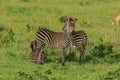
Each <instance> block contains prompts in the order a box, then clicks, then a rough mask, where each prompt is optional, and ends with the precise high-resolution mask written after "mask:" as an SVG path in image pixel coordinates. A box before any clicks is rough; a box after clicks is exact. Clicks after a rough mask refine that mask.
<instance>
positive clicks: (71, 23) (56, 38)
mask: <svg viewBox="0 0 120 80" xmlns="http://www.w3.org/2000/svg"><path fill="white" fill-rule="evenodd" d="M75 22H76V19H73V18H70V17H69V18H67V19H66V23H65V25H64V27H63V32H53V31H51V30H49V29H46V28H42V29H40V30H38V31H37V33H36V38H35V40H36V53H37V54H38V57H37V58H36V60H35V61H36V62H37V63H42V62H40V60H39V58H40V57H39V55H40V54H41V52H42V50H43V48H44V46H45V45H47V46H48V47H50V48H58V49H59V50H60V51H61V53H62V65H65V56H66V50H67V48H68V46H69V45H70V42H71V41H70V39H71V38H70V37H71V33H72V32H73V31H74V29H75ZM37 60H39V61H37Z"/></svg>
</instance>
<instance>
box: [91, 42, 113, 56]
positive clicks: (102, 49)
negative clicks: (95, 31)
mask: <svg viewBox="0 0 120 80" xmlns="http://www.w3.org/2000/svg"><path fill="white" fill-rule="evenodd" d="M91 53H92V55H93V56H95V57H101V58H104V57H105V56H106V55H108V54H111V53H113V44H111V43H110V42H108V43H104V42H103V41H100V43H99V44H98V45H96V46H94V47H93V49H92V52H91Z"/></svg>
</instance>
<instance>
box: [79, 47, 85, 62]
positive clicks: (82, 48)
mask: <svg viewBox="0 0 120 80" xmlns="http://www.w3.org/2000/svg"><path fill="white" fill-rule="evenodd" d="M84 54H85V46H84V45H82V47H81V48H80V59H79V60H80V61H81V60H82V59H83V58H84Z"/></svg>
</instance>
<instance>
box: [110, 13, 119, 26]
mask: <svg viewBox="0 0 120 80" xmlns="http://www.w3.org/2000/svg"><path fill="white" fill-rule="evenodd" d="M115 22H116V23H117V25H119V23H120V14H117V15H116V16H115V17H114V18H113V19H112V20H111V24H112V25H114V23H115Z"/></svg>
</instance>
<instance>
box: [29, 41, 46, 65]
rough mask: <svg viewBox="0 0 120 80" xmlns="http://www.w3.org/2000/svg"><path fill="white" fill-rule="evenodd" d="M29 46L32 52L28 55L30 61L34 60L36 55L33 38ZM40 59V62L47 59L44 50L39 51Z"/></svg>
mask: <svg viewBox="0 0 120 80" xmlns="http://www.w3.org/2000/svg"><path fill="white" fill-rule="evenodd" d="M30 48H31V50H32V52H31V53H30V55H29V59H30V61H32V62H34V61H35V58H36V57H37V56H38V55H37V54H35V49H36V41H35V40H33V41H32V42H31V43H30ZM40 60H41V62H42V63H43V62H47V61H48V59H47V57H46V55H45V53H44V51H42V52H41V55H40Z"/></svg>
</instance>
